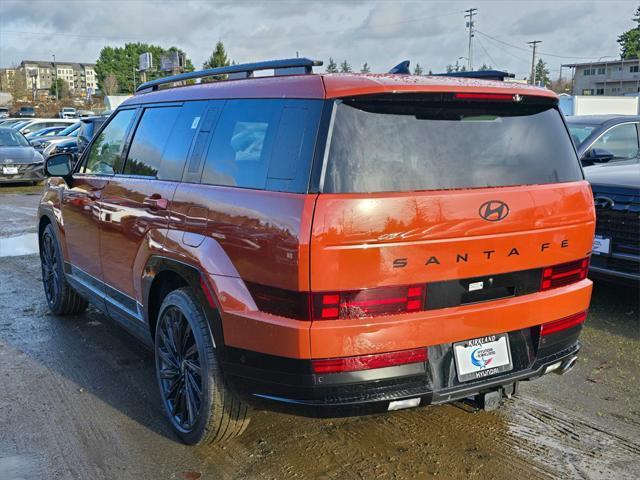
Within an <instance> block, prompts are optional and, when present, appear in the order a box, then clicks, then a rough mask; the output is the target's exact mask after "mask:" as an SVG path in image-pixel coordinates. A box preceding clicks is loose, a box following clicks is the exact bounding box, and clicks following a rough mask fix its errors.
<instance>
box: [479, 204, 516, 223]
mask: <svg viewBox="0 0 640 480" xmlns="http://www.w3.org/2000/svg"><path fill="white" fill-rule="evenodd" d="M478 213H479V214H480V216H481V217H482V218H484V219H485V220H487V221H488V222H497V221H499V220H503V219H505V218H507V215H509V205H507V204H506V203H504V202H501V201H500V200H489V201H488V202H484V203H483V204H482V205H480V210H478Z"/></svg>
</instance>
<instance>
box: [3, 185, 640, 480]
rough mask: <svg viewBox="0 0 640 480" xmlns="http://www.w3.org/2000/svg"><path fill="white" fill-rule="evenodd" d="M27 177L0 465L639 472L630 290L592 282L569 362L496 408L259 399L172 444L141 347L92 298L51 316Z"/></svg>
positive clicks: (11, 231)
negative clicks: (243, 429)
mask: <svg viewBox="0 0 640 480" xmlns="http://www.w3.org/2000/svg"><path fill="white" fill-rule="evenodd" d="M40 188H41V187H2V188H0V218H1V219H2V222H1V223H0V285H1V286H2V288H0V379H1V383H2V394H0V478H3V479H7V478H9V479H11V478H34V479H35V478H56V479H57V478H70V479H72V478H149V479H156V478H171V479H173V478H175V479H189V480H192V479H197V478H260V479H269V478H428V477H431V476H437V477H442V478H460V477H473V478H496V479H501V478H593V479H598V478H603V479H604V478H606V479H611V478H629V479H631V478H638V476H640V435H639V434H638V432H639V431H640V402H638V396H639V395H640V373H639V372H640V319H639V318H640V315H639V311H638V294H637V292H635V291H633V290H632V289H628V288H623V287H619V286H611V285H606V284H596V286H595V290H594V296H593V300H592V306H591V309H590V313H589V318H588V321H587V324H586V327H585V329H584V332H583V335H582V342H583V349H582V353H581V355H580V359H579V361H578V364H577V366H576V368H574V369H573V370H572V371H571V372H570V373H568V374H567V375H565V376H563V377H558V376H556V375H548V376H547V377H543V378H542V379H540V380H538V381H536V382H531V383H524V384H522V385H521V390H520V393H519V395H518V396H517V398H515V399H513V400H510V401H507V403H506V404H505V405H504V407H503V408H502V409H500V410H498V411H497V412H492V413H485V412H479V413H469V412H466V411H464V410H463V408H459V407H458V406H455V405H447V406H441V407H431V408H418V409H410V410H404V411H399V412H395V413H391V414H387V415H382V416H367V417H358V418H342V419H322V420H319V419H310V418H302V417H297V416H292V415H285V414H281V413H273V412H267V411H264V412H262V411H261V412H256V414H255V415H254V417H253V419H252V423H251V425H250V426H249V429H248V431H247V433H246V434H245V435H244V436H242V437H241V438H239V439H237V440H235V441H234V442H232V443H230V444H228V445H227V446H225V447H198V448H193V447H187V446H184V445H182V444H181V443H179V442H178V441H177V439H176V438H175V437H174V436H173V434H172V433H171V431H170V429H169V426H168V424H167V422H166V420H165V418H164V416H163V412H162V409H161V405H160V399H159V395H158V389H157V386H156V383H155V378H154V366H153V357H152V354H151V353H150V352H148V351H146V350H145V349H144V348H143V347H141V346H140V344H138V343H137V342H136V341H135V340H134V339H133V338H132V337H130V336H128V335H127V334H126V333H124V332H123V331H122V330H121V329H119V328H118V327H116V326H115V325H113V324H112V323H111V322H110V321H109V320H107V319H106V318H105V317H104V316H102V315H101V314H100V313H98V312H97V311H95V310H93V309H90V310H89V311H88V312H87V313H86V314H83V315H81V316H78V317H64V318H62V317H61V318H57V317H55V316H52V315H51V314H49V312H48V310H47V306H46V303H45V299H44V295H43V293H42V286H41V283H40V267H39V259H38V256H37V255H36V254H35V253H30V252H33V248H32V247H33V245H34V243H33V242H34V235H33V234H34V233H35V213H36V212H35V208H36V205H37V202H38V198H39V197H38V193H39V190H40ZM7 239H13V240H12V241H7Z"/></svg>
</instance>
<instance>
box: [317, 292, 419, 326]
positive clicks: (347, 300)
mask: <svg viewBox="0 0 640 480" xmlns="http://www.w3.org/2000/svg"><path fill="white" fill-rule="evenodd" d="M424 302H425V286H424V285H411V286H404V287H380V288H370V289H366V290H354V291H346V292H324V293H314V294H313V319H314V320H337V319H349V318H362V317H375V316H377V315H391V314H394V313H406V312H417V311H419V310H423V309H424Z"/></svg>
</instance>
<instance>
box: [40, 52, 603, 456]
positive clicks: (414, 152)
mask: <svg viewBox="0 0 640 480" xmlns="http://www.w3.org/2000/svg"><path fill="white" fill-rule="evenodd" d="M319 64H320V62H314V61H311V60H307V59H292V60H278V61H269V62H262V63H254V64H245V65H234V66H231V67H224V68H222V69H212V70H207V71H201V72H193V73H187V74H182V75H178V76H174V77H168V78H164V79H160V80H154V81H151V82H148V83H146V84H143V85H141V86H140V88H139V89H138V92H137V93H136V95H135V96H133V97H132V98H130V99H129V100H127V101H126V102H124V103H123V104H122V105H121V106H120V107H119V108H118V109H117V110H116V111H115V112H114V113H113V114H112V115H111V117H110V118H109V120H108V121H107V122H106V123H105V125H104V126H103V127H102V129H101V130H100V131H99V132H98V134H97V135H96V136H95V137H94V138H93V140H92V142H91V143H90V144H89V146H88V147H87V148H86V149H85V151H84V152H83V154H82V155H81V156H80V157H79V158H78V159H76V158H73V157H71V156H69V155H67V154H59V155H54V156H51V157H50V158H48V160H47V162H46V172H47V175H48V176H49V177H53V178H50V179H49V180H48V183H47V186H46V189H45V192H44V194H43V197H42V200H41V202H40V207H39V236H40V255H41V259H42V274H43V282H44V287H45V293H46V298H47V301H48V304H49V307H50V308H51V310H52V311H53V312H54V313H55V314H59V315H63V314H78V313H80V312H82V311H83V310H84V309H85V308H86V306H87V302H90V303H92V304H93V305H94V306H96V307H97V308H98V309H100V310H102V311H103V312H105V313H106V314H107V315H108V316H109V317H111V318H112V319H114V320H115V321H116V322H117V323H119V324H121V325H122V326H124V327H126V328H127V330H128V331H129V332H131V333H132V334H134V335H135V336H137V337H139V338H140V339H141V340H142V341H143V342H145V343H146V344H147V345H149V346H150V347H151V348H153V350H154V352H155V359H156V375H157V380H158V384H159V387H160V396H161V399H162V403H163V405H164V409H165V410H166V413H167V416H168V418H169V420H170V422H171V425H172V427H173V429H174V430H175V431H176V432H177V434H178V435H179V436H180V437H181V439H182V440H183V441H185V442H186V443H190V444H197V443H210V442H219V441H224V440H226V439H229V438H232V437H234V436H236V435H238V434H240V433H241V432H242V431H243V430H244V429H245V427H246V425H247V423H248V421H249V410H250V405H251V404H254V403H256V402H258V403H260V404H262V405H264V404H265V403H266V404H269V405H271V406H273V407H288V409H291V408H293V409H294V410H295V411H297V412H300V413H303V414H312V415H325V416H326V415H344V414H357V413H365V412H375V411H388V410H397V409H400V408H406V407H413V406H418V405H427V404H438V403H444V402H451V401H456V400H461V399H472V400H475V402H476V404H477V405H478V407H479V408H485V409H491V408H495V407H496V406H497V405H498V404H499V402H500V399H501V398H502V397H511V395H513V394H514V393H515V392H516V389H517V384H518V382H520V381H522V380H528V379H532V378H535V377H539V376H541V375H543V374H546V373H548V372H551V371H555V372H556V373H564V372H566V371H568V370H570V369H571V367H572V366H573V364H574V363H575V361H576V358H577V354H578V350H579V349H580V343H579V341H578V336H579V333H580V330H581V328H582V324H583V322H584V320H585V317H586V312H587V309H588V306H589V300H590V296H591V286H592V284H591V281H589V280H588V279H587V278H586V274H587V269H588V265H589V255H590V251H591V246H592V240H593V235H594V221H595V220H594V219H595V217H594V208H593V200H592V195H591V191H590V188H589V185H588V184H587V182H586V181H585V180H584V178H583V174H582V171H581V167H580V164H579V162H578V159H577V156H576V152H575V149H574V147H573V144H572V142H571V139H570V136H569V134H568V132H567V128H566V126H565V124H564V121H563V118H562V115H561V114H560V112H559V110H558V99H557V97H556V95H555V94H554V93H552V92H551V91H549V90H544V89H539V88H532V87H529V86H526V85H521V84H513V83H504V82H498V81H480V80H477V79H464V78H451V77H446V76H435V77H418V76H410V75H400V74H394V75H391V74H386V75H356V74H334V75H324V74H323V75H315V74H313V73H312V67H313V66H314V65H319ZM265 69H273V70H274V72H275V74H274V75H273V76H270V77H256V78H253V72H254V71H258V70H265ZM212 75H215V76H216V77H217V79H220V78H222V81H215V82H211V81H209V82H206V81H202V82H201V83H195V84H194V83H193V80H194V79H196V78H198V77H206V76H212ZM223 75H224V76H223ZM221 76H223V77H221ZM187 80H191V82H187ZM187 83H192V84H191V85H186V84H187ZM176 84H178V85H182V86H181V87H180V88H176V86H177V85H176ZM171 87H174V88H171Z"/></svg>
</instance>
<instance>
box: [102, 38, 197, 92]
mask: <svg viewBox="0 0 640 480" xmlns="http://www.w3.org/2000/svg"><path fill="white" fill-rule="evenodd" d="M168 52H178V54H180V55H185V53H184V52H183V51H182V50H180V49H179V48H176V47H169V48H163V47H161V46H159V45H150V44H147V43H126V44H125V45H124V47H110V46H107V47H104V48H103V49H102V50H101V51H100V56H99V57H98V60H97V62H96V68H95V70H96V77H97V78H98V88H99V89H100V90H101V91H103V89H104V82H105V79H106V78H107V76H108V75H110V74H112V75H114V76H115V77H116V84H117V85H118V87H117V88H118V89H117V91H116V92H114V93H131V88H132V86H133V72H134V70H136V71H137V70H138V58H139V56H140V55H141V54H143V53H151V57H152V62H153V65H152V68H151V69H150V70H148V71H147V72H146V79H147V80H153V79H155V78H159V77H162V76H164V75H166V73H165V72H162V71H160V58H161V57H162V56H163V55H165V54H167V53H168ZM185 57H186V55H185ZM184 70H185V71H186V72H191V71H193V64H192V63H191V60H189V59H186V62H185V66H184ZM136 76H137V75H136Z"/></svg>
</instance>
